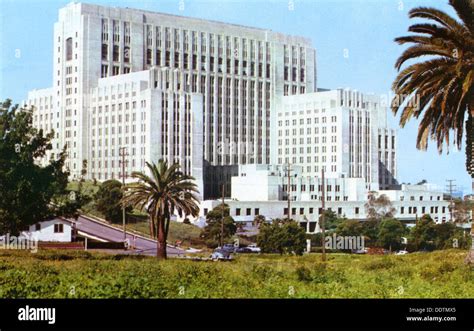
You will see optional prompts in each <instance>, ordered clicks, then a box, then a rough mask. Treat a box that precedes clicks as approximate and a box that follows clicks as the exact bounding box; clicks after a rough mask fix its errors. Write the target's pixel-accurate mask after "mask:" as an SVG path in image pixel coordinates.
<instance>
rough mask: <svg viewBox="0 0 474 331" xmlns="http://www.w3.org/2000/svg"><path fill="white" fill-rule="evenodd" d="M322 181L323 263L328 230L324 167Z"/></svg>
mask: <svg viewBox="0 0 474 331" xmlns="http://www.w3.org/2000/svg"><path fill="white" fill-rule="evenodd" d="M321 180H322V185H321V199H322V206H321V207H322V208H321V209H322V214H321V230H322V233H323V236H322V239H321V243H322V248H323V256H322V257H323V262H324V261H326V238H325V237H326V228H325V225H324V216H325V215H324V212H325V209H324V207H325V201H326V194H325V190H326V183H325V180H324V167H322V169H321Z"/></svg>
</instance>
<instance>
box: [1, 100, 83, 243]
mask: <svg viewBox="0 0 474 331" xmlns="http://www.w3.org/2000/svg"><path fill="white" fill-rule="evenodd" d="M32 120H33V109H25V108H20V107H19V106H18V105H15V106H12V103H11V100H9V99H7V100H6V101H4V102H3V103H1V104H0V197H1V198H0V233H11V234H14V235H17V234H18V233H19V232H20V231H21V230H23V229H25V228H27V227H28V226H30V225H32V224H35V223H37V222H41V221H44V220H45V219H49V218H53V217H56V216H64V217H77V216H78V209H79V208H80V207H81V206H82V204H83V203H84V202H85V200H86V199H85V198H84V197H83V195H82V194H81V192H80V191H71V190H68V189H67V184H68V176H69V172H68V171H64V170H63V169H64V161H65V158H66V152H65V150H63V151H62V152H61V153H59V154H58V155H51V159H50V160H49V162H48V164H47V165H46V166H41V165H39V164H38V162H37V161H39V160H40V159H41V158H44V157H46V153H47V152H48V151H50V150H51V149H52V145H51V139H52V138H53V137H54V132H50V133H44V132H43V130H38V129H36V128H34V127H33V126H32Z"/></svg>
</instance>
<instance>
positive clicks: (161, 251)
mask: <svg viewBox="0 0 474 331" xmlns="http://www.w3.org/2000/svg"><path fill="white" fill-rule="evenodd" d="M146 166H147V170H148V172H149V173H150V174H151V175H150V176H148V175H146V174H145V173H142V172H137V171H134V172H133V173H132V178H134V179H136V180H138V181H137V182H134V183H130V184H128V185H126V186H125V188H124V190H125V192H124V196H123V198H122V204H123V205H125V206H132V207H135V208H137V209H139V210H141V211H146V212H147V213H148V215H149V216H150V224H151V229H153V230H155V229H156V232H152V233H151V234H152V235H154V233H156V234H157V237H158V242H157V257H158V258H159V259H166V241H167V238H168V230H169V224H170V220H171V216H172V215H174V214H175V213H177V214H178V215H179V216H180V217H182V216H183V215H192V216H197V215H198V214H199V198H198V196H197V194H199V190H198V188H197V185H196V184H195V183H194V177H192V176H189V175H186V174H184V173H183V172H181V171H180V170H179V168H180V166H179V164H178V163H174V164H172V165H171V166H168V162H166V161H163V160H160V161H159V162H158V165H156V164H154V163H153V164H150V163H148V162H147V163H146Z"/></svg>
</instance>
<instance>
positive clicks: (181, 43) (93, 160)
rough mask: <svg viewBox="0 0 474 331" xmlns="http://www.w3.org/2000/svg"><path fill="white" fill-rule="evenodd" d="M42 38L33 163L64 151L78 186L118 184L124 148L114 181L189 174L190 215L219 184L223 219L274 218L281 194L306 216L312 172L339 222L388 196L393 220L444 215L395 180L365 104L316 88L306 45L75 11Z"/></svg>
mask: <svg viewBox="0 0 474 331" xmlns="http://www.w3.org/2000/svg"><path fill="white" fill-rule="evenodd" d="M53 38H54V53H53V54H54V56H53V73H52V74H53V76H52V77H53V79H52V87H50V88H46V89H41V90H34V91H30V92H29V93H28V99H27V101H26V104H28V105H32V106H34V107H35V108H34V109H35V110H34V126H36V127H38V128H40V129H44V130H45V131H48V132H49V131H50V130H54V139H53V142H52V143H53V150H52V151H51V152H49V153H48V155H47V158H51V157H56V156H57V154H58V153H60V152H61V150H62V148H63V147H64V146H66V148H67V153H68V158H67V161H66V165H67V167H68V168H69V169H70V171H71V176H72V177H73V178H78V177H79V176H80V173H81V168H82V166H83V161H84V160H86V161H87V178H89V179H92V178H95V179H97V180H99V181H104V180H107V179H111V178H116V179H121V178H122V175H123V174H122V173H121V164H120V155H119V148H120V147H125V148H126V152H127V157H126V161H127V162H126V173H125V175H130V173H131V172H132V171H142V170H144V168H145V162H157V161H158V160H159V159H162V158H164V159H166V160H168V161H170V162H179V163H180V165H181V166H182V169H183V170H184V171H185V172H186V173H188V174H191V175H193V176H194V177H196V180H197V182H198V186H199V187H200V189H201V192H202V194H203V197H204V198H205V199H207V200H205V201H203V207H202V210H201V213H202V216H204V214H205V211H206V210H209V208H212V206H214V205H215V204H216V203H217V202H216V201H215V200H212V199H216V198H218V197H220V196H221V194H222V190H221V187H222V186H224V193H225V195H226V196H227V197H228V198H229V199H228V202H229V204H230V206H231V213H232V215H234V216H235V217H236V219H237V218H238V217H240V216H246V219H248V218H249V217H254V216H255V214H256V212H258V213H261V214H263V215H265V216H268V217H270V218H275V217H282V216H283V215H284V209H283V207H282V206H283V205H285V204H286V201H285V200H286V199H287V196H288V194H287V192H288V191H290V199H292V200H294V201H293V203H294V206H295V208H296V210H295V213H292V214H293V215H295V217H296V216H297V215H300V216H301V217H300V216H298V218H300V219H310V220H314V219H316V218H315V217H316V216H317V215H318V210H319V208H320V204H321V201H320V200H319V198H320V195H319V194H318V191H317V190H313V191H312V190H311V187H316V186H317V185H320V184H318V181H320V178H319V177H320V175H321V171H322V170H324V171H325V175H326V179H327V185H330V186H331V189H334V190H336V188H338V190H339V191H334V192H333V193H334V195H331V194H330V195H328V197H327V198H328V199H331V200H328V206H329V205H331V208H334V210H339V208H343V210H341V211H342V214H345V215H346V216H347V217H354V218H361V219H363V218H364V217H365V216H364V211H363V210H362V209H360V208H361V207H360V206H361V205H362V206H363V204H364V203H365V200H366V196H367V192H368V191H380V192H385V193H386V194H387V195H389V196H390V198H391V199H393V202H394V205H396V206H397V208H398V209H399V214H397V217H399V216H400V217H405V216H406V217H407V218H415V217H416V215H418V216H421V214H422V213H424V212H427V213H432V214H433V216H434V217H437V219H438V220H439V221H442V220H443V219H446V217H447V213H448V212H447V211H446V209H447V208H446V207H447V202H446V201H444V200H443V198H442V193H439V192H433V191H432V190H431V188H428V187H427V186H423V187H409V186H403V187H401V186H400V185H399V184H398V182H397V180H396V176H397V161H396V159H397V155H396V151H397V149H396V132H395V131H394V130H393V129H390V128H389V127H388V125H387V119H386V109H385V107H384V105H382V104H381V102H380V99H379V98H378V97H377V96H374V95H365V94H362V93H360V92H357V91H353V90H347V89H337V90H324V91H322V90H318V89H317V84H316V51H315V49H314V48H313V47H312V44H311V40H309V39H308V38H304V37H300V36H290V35H285V34H282V33H278V32H274V31H271V30H267V29H259V28H251V27H246V26H240V25H235V24H226V23H221V22H215V21H208V20H202V19H197V18H190V17H181V16H175V15H169V14H162V13H156V12H150V11H144V10H136V9H130V8H112V7H105V6H98V5H90V4H83V3H70V4H68V5H66V6H65V7H64V8H62V9H60V11H59V18H58V21H57V22H56V23H55V25H54V37H53ZM288 164H289V165H290V166H291V168H292V169H293V176H295V177H293V178H292V180H293V181H294V183H293V182H292V184H291V185H290V186H291V187H290V188H288V187H287V185H286V182H285V180H286V179H283V177H284V176H283V177H282V174H281V173H282V172H285V171H286V170H285V169H286V168H285V167H287V166H288ZM329 183H331V184H329ZM250 184H251V185H250ZM249 185H250V186H249ZM328 192H329V191H328ZM410 192H413V194H412V193H410ZM267 193H268V194H267ZM336 193H338V194H336ZM412 196H414V197H415V198H414V200H410V199H411V197H412ZM421 196H423V200H420V199H421V198H420V197H421ZM435 196H436V197H439V196H441V198H440V199H437V198H436V199H434V200H430V199H429V197H435ZM402 197H404V199H405V200H404V201H403V203H402V201H401V199H402ZM407 199H409V201H412V205H408V204H404V203H407V202H408V201H407ZM298 204H300V205H301V206H299V205H298ZM351 204H352V205H351ZM332 205H333V206H332ZM349 205H351V206H352V207H350V206H349ZM357 206H359V207H357ZM346 207H347V208H352V210H350V209H347V208H346ZM431 207H433V209H431ZM301 208H303V209H301ZM355 208H359V210H358V212H356V209H355ZM402 208H403V212H402ZM405 208H406V209H405ZM409 208H411V209H409ZM413 208H415V209H413ZM423 208H424V209H423ZM237 209H240V211H237ZM249 209H250V210H251V212H250V213H248V210H249ZM346 209H347V210H346ZM311 210H312V211H313V212H312V213H311V212H310V211H311ZM409 210H411V212H410V213H409V212H408V211H409ZM414 210H415V211H416V212H413V211H414ZM422 210H424V212H422ZM431 210H432V211H431ZM244 211H245V212H244ZM290 212H291V211H290ZM237 214H239V215H237ZM402 214H403V215H404V216H402ZM313 215H314V216H313ZM242 220H243V219H242ZM311 226H312V225H311ZM309 227H310V225H309V223H308V228H309Z"/></svg>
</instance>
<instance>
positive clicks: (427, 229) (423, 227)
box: [408, 214, 437, 251]
mask: <svg viewBox="0 0 474 331" xmlns="http://www.w3.org/2000/svg"><path fill="white" fill-rule="evenodd" d="M436 236H437V234H436V223H435V222H434V221H433V219H432V218H431V216H430V215H427V214H425V215H423V216H422V217H421V218H420V219H419V220H418V222H417V223H416V225H415V226H414V227H413V228H412V229H411V231H410V235H409V238H408V244H409V247H411V248H412V250H416V251H419V250H429V251H431V250H434V249H435V248H436V244H435V240H436Z"/></svg>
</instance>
